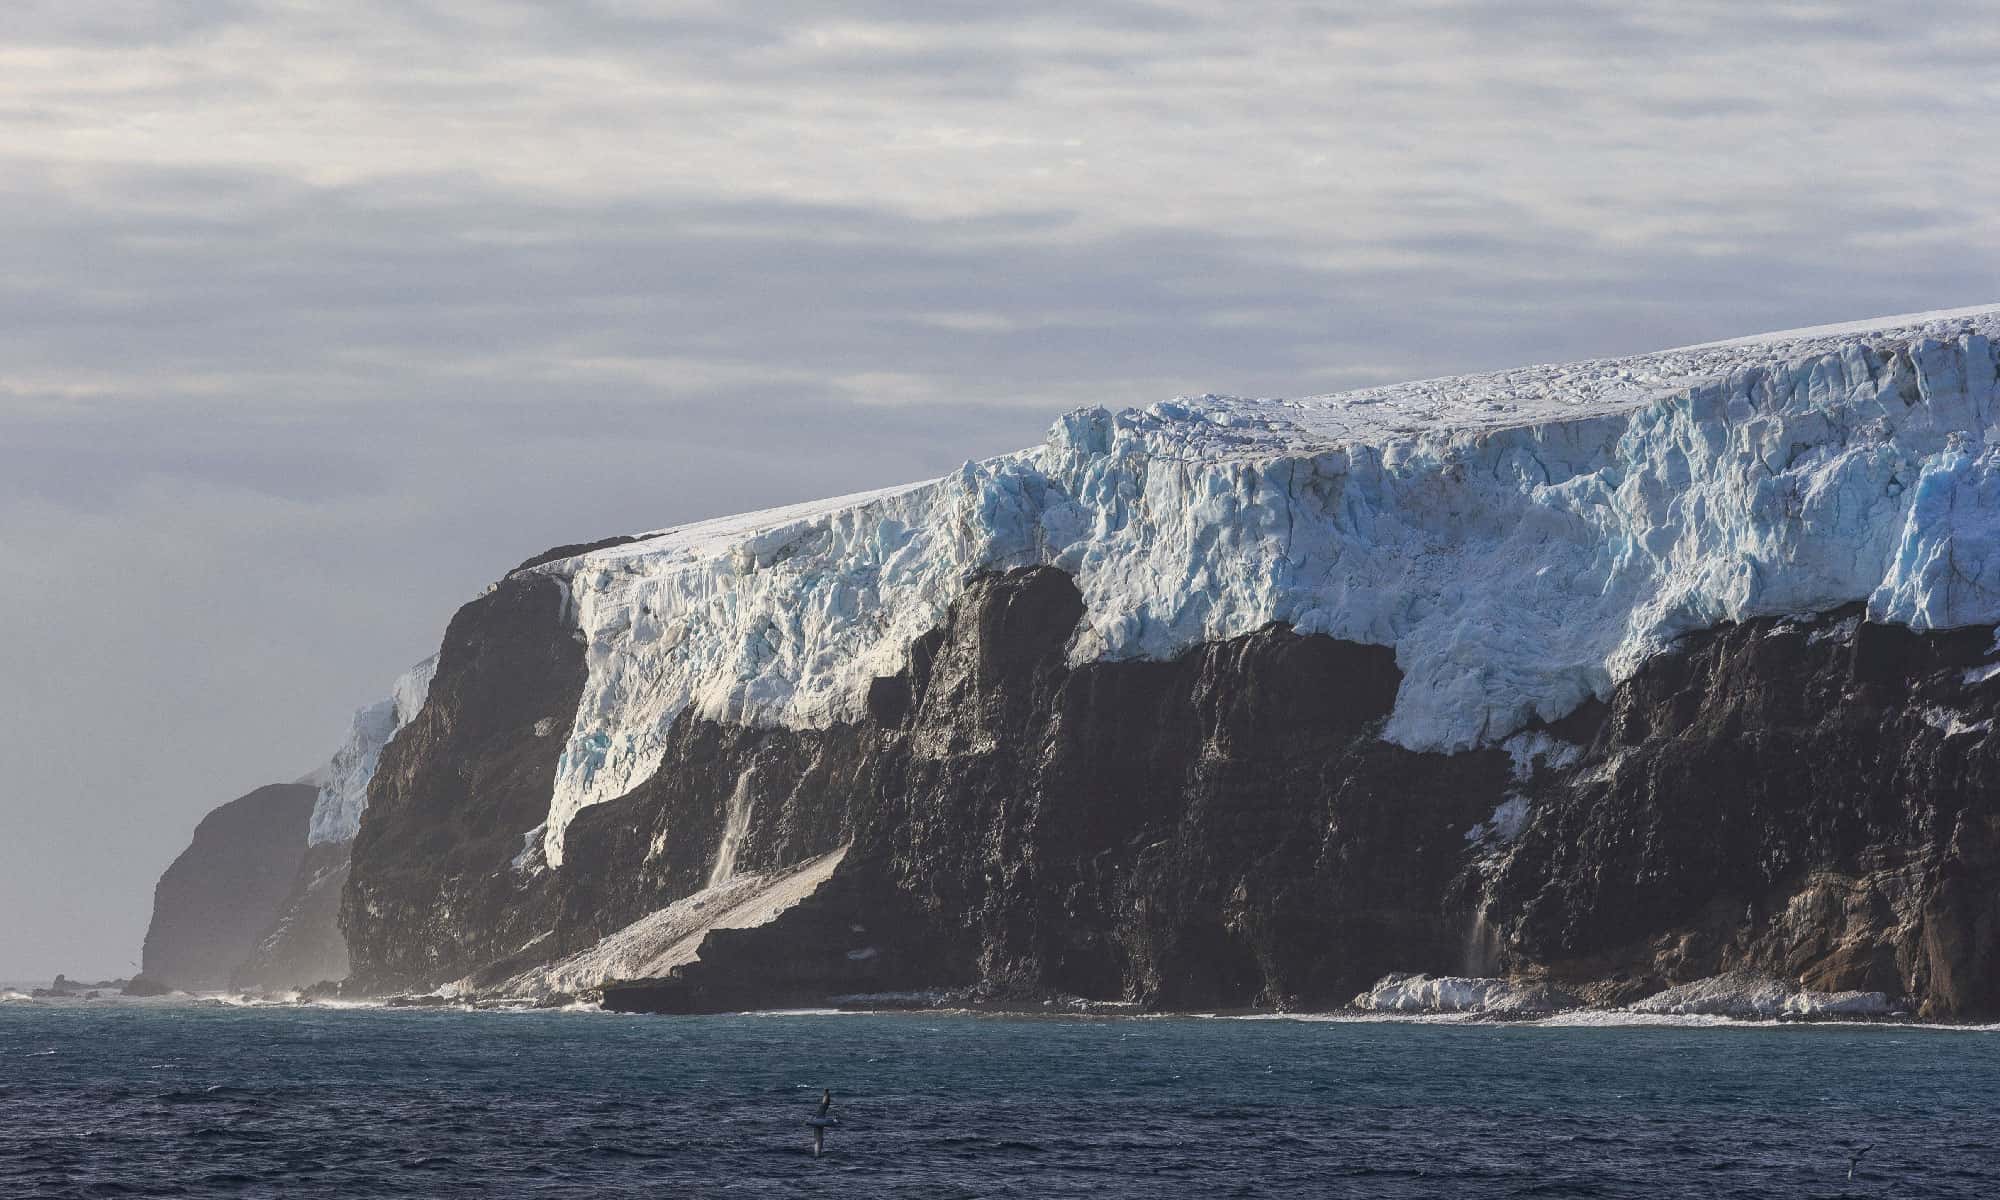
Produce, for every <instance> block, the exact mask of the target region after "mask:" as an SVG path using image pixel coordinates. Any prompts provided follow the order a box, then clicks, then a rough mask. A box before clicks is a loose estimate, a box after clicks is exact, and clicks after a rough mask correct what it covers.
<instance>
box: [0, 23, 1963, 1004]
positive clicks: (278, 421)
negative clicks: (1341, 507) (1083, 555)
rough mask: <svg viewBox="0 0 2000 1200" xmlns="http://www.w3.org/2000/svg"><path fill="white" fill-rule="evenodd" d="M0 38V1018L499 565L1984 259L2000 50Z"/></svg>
mask: <svg viewBox="0 0 2000 1200" xmlns="http://www.w3.org/2000/svg"><path fill="white" fill-rule="evenodd" d="M0 38H4V39H5V40H4V41H0V612H5V613H6V614H7V615H8V616H9V617H10V622H9V625H10V634H9V636H8V637H7V638H5V639H0V692H4V699H5V705H4V708H5V711H6V712H8V713H9V714H10V717H11V719H10V720H8V721H6V722H0V761H5V762H6V763H7V764H8V767H9V770H8V779H7V781H6V784H5V786H4V788H0V813H4V816H5V819H6V821H7V824H8V827H9V829H10V831H11V832H10V836H9V837H7V838H5V839H0V905H4V906H5V908H6V911H8V912H11V913H14V914H17V918H16V919H15V920H12V921H9V922H6V923H5V924H4V925H0V977H6V976H9V975H24V976H25V975H45V974H48V973H50V972H53V971H56V970H65V971H69V972H71V973H72V974H78V973H96V972H109V971H120V970H124V969H126V966H125V964H126V963H127V962H128V961H129V960H130V959H132V958H134V957H136V954H137V946H138V943H139V937H140V934H141V933H142V932H143V927H144V921H145V915H146V910H147V904H148V900H149V897H150V891H151V886H152V882H153V880H154V879H155V878H156V877H157V875H158V872H159V871H160V869H161V868H162V867H164V865H165V864H166V862H167V861H168V860H169V859H170V858H171V857H172V856H173V854H175V853H176V852H177V851H178V850H179V849H180V848H181V846H182V845H184V844H185V840H186V836H187V834H188V831H189V830H190V829H191V828H192V826H193V824H194V822H195V820H197V819H198V818H199V816H200V815H201V814H202V813H203V812H205V811H206V810H207V809H208V808H210V807H212V806H213V805H214V804H216V803H219V802H220V801H223V800H226V799H229V798H230V797H232V796H235V795H237V794H239V793H241V792H244V791H247V790H249V789H250V788H252V787H254V786H256V785H258V784H260V783H264V782H268V781H272V780H277V779H286V778H291V777H294V776H296V775H298V774H300V773H303V772H305V771H307V770H309V769H311V768H312V767H313V766H315V765H316V764H317V762H318V760H320V759H323V758H324V757H325V756H326V754H327V753H328V752H329V751H330V750H331V749H332V747H333V745H334V744H335V743H336V742H337V740H338V739H339V737H340V735H341V733H342V730H343V726H344V723H345V720H346V714H347V712H348V711H349V710H350V709H352V708H353V707H355V706H357V705H360V704H362V703H365V702H367V701H369V700H371V699H373V698H375V697H377V696H378V695H379V694H380V693H381V692H382V690H383V688H384V687H385V686H386V684H387V683H388V681H389V679H390V678H391V677H393V676H394V675H395V674H396V672H397V671H399V670H400V669H402V667H404V666H405V665H407V664H408V663H409V662H411V661H414V660H415V659H417V658H420V657H422V656H424V655H425V654H427V653H429V652H430V651H431V650H432V649H433V648H434V642H435V639H436V638H437V636H438V634H439V632H440V631H441V629H442V627H443V624H444V621H445V619H446V618H447V617H448V616H449V614H450V612H451V610H452V608H453V607H454V606H455V605H456V604H457V603H459V602H461V601H463V600H464V599H466V598H468V597H470V596H471V595H474V594H476V593H477V591H478V589H479V588H480V587H481V586H483V585H484V583H486V582H487V581H489V580H490V579H492V578H493V577H495V576H496V575H498V574H499V573H500V572H501V571H503V570H504V569H505V568H506V567H507V566H509V565H511V564H512V563H514V562H516V561H518V560H520V559H522V558H524V557H526V556H527V555H529V554H531V553H533V552H535V551H537V550H539V549H541V548H543V547H545V546H547V545H551V544H555V543H558V542H564V541H574V540H579V539H584V538H590V537H596V536H601V535H604V534H607V533H612V532H618V531H623V530H633V529H641V528H650V527H657V526H661V525H666V524H671V523H674V522H678V521H681V520H685V519H689V518H694V517H700V516H706V515H713V514H718V513H724V512H729V511H735V510H739V509H743V508H748V507H758V506H763V505H768V504H774V503H781V502H785V501H791V500H799V499H806V498H810V497H812V496H816V495H824V494H831V493H835V492H840V491H849V490H855V489H859V488H863V487H868V486H873V485H879V484H884V483H889V482H895V481H898V480H903V479H910V478H917V477H922V476H926V475H931V474H936V473H939V472H941V471H944V470H948V469H949V468H951V467H952V466H954V465H956V464H957V463H958V462H959V461H961V460H963V459H965V458H969V457H977V456H982V455H985V454H990V453H995V452H998V451H1002V450H1006V449H1011V448H1014V447H1016V446H1020V445H1024V444H1028V443H1030V442H1032V441H1034V440H1036V439H1037V438H1038V437H1039V435H1040V432H1041V430H1042V429H1043V428H1044V427H1045V426H1046V424H1047V422H1048V421H1049V419H1050V418H1052V417H1053V416H1054V415H1055V414H1057V413H1058V412H1060V411H1062V410H1064V409H1067V408H1070V407H1073V406H1076V405H1080V404H1109V405H1124V404H1136V403H1145V402H1149V401H1152V400H1155V399H1160V398H1164V397H1166V396H1169V395H1173V394H1176V393H1182V392H1201V391H1226V392H1235V393H1244V394H1267V395H1269V394H1288V395H1300V394H1307V393H1313V392H1324V391H1328V390H1334V389H1338V388H1341V387H1347V386H1354V385H1361V384H1368V383H1377V382H1383V381H1385V380H1389V379H1394V378H1404V377H1411V376H1420V375H1433V374H1441V373H1446V372H1451V371H1456V370H1464V369H1473V368H1480V367H1498V366H1505V365H1509V364H1513V363H1517V362H1523V361H1532V360H1542V361H1546V360H1552V359H1562V358H1572V357H1580V356H1585V355H1592V354H1600V353H1613V352H1621V351H1633V350H1642V349H1649V348H1655V347H1659V346H1665V345H1673V344H1680V343H1686V342H1692V341H1698V340H1703V339H1707V338H1714V337H1723V336H1730V335H1734V334H1740V333H1745V332H1751V331H1754V330H1758V329H1767V328H1779V327H1785V326H1790V325H1799V324H1810V323H1816V322H1822V321H1832V320H1839V319H1846V318H1854V317H1860V316H1866V315H1872V314H1878V313H1886V312H1895V311H1903V310H1909V309H1917V308H1930V307H1942V306H1949V305H1959V304H1968V303H1975V302H1980V301H1984V300H1989V299H1994V298H1995V296H1994V290H1995V289H1994V286H1993V280H1994V279H1995V278H2000V271H1996V268H2000V253H1996V251H1995V246H1996V245H2000V236H1996V235H1997V234H2000V228H1996V226H2000V213H1996V212H1995V210H1994V207H1993V205H1992V202H1991V199H1992V197H1993V195H1995V194H1996V190H2000V189H1996V184H2000V166H1996V165H1995V164H1996V160H1995V159H1994V157H1993V156H1992V155H1991V154H1990V153H1988V152H1987V147H1986V143H1987V142H1988V141H1989V140H1990V139H1989V137H1988V126H1989V125H1990V123H1991V115H1992V113H1993V112H1994V111H1996V108H2000V75H1996V74H1995V73H1994V72H1993V71H1992V69H1991V64H1992V63H1993V62H1994V61H2000V26H1996V25H1995V24H1994V23H1992V22H1990V21H1987V22H1973V21H1970V20H1967V21H1958V22H1953V21H1949V20H1945V19H1938V20H1933V21H1911V20H1906V19H1903V18H1901V17H1899V16H1895V15H1894V14H1889V13H1886V12H1884V11H1881V10H1880V8H1879V6H1871V5H1863V4H1816V3H1795V4H1783V5H1769V6H1756V7H1755V8H1754V9H1750V8H1745V7H1744V6H1741V5H1734V4H1719V3H1718V4H1712V5H1711V4H1700V3H1695V4H1679V5H1674V6H1671V7H1670V8H1666V9H1661V10H1659V11H1657V12H1650V13H1646V14H1643V15H1642V14H1639V13H1637V12H1636V11H1635V10H1634V8H1633V6H1629V5H1622V4H1621V5H1614V4H1604V5H1595V4H1553V3H1551V4H1508V5H1475V4H1462V3H1444V2H1439V3H1426V4H1413V5H1395V6H1388V5H1374V4H1325V5H1297V6H1263V7H1259V8H1256V9H1255V10H1254V12H1253V10H1249V9H1246V8H1245V7H1244V6H1241V5H1224V4H1220V3H1215V4H1209V3H1192V2H1190V3H1158V4H1155V3H1141V2H1137V0H1133V2H1129V3H1109V4H1101V5H1077V4H1053V3H1050V4H1028V5H1008V6H994V5H990V4H979V5H973V4H959V3H930V4H924V5H904V4H896V3H889V2H887V0H877V2H874V3H864V4H855V5H846V6H842V7H841V9H840V10H839V11H838V12H834V11H832V10H830V9H829V8H828V7H827V6H825V5H817V4H813V5H808V4H801V3H782V2H769V3H757V2H737V3H729V4H719V3H718V4H713V5H709V4H698V3H693V4H677V5H671V6H669V5H661V4H651V3H638V2H636V0H588V2H583V3H579V2H575V0H572V2H569V3H564V4H546V5H545V4H529V3H506V2H495V0H479V2H476V3H475V2H473V0H428V2H425V3H416V4H411V3H398V4H393V5H392V4H388V3H372V2H367V0H355V2H351V3H345V4H340V5H318V4H302V3H263V2H259V0H241V2H234V3H229V2H214V3H201V2H198V0H179V2H170V0H153V2H147V0H124V2H122V3H104V4H90V5H77V4H71V3H56V2H53V0H50V2H40V0H31V2H29V3H26V4H17V5H15V6H13V7H12V8H10V11H9V19H8V22H7V28H6V29H5V31H4V32H3V33H0ZM20 914H31V916H30V917H29V918H28V919H25V920H24V919H21V917H20V916H19V915H20Z"/></svg>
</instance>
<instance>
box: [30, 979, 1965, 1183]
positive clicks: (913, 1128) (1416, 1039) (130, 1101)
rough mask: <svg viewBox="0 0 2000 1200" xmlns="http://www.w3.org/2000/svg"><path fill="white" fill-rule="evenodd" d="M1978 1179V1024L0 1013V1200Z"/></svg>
mask: <svg viewBox="0 0 2000 1200" xmlns="http://www.w3.org/2000/svg"><path fill="white" fill-rule="evenodd" d="M823 1086H825V1087H832V1088H833V1089H834V1091H835V1093H836V1096H835V1100H836V1112H837V1113H838V1115H840V1117H841V1118H842V1124H841V1126H840V1128H838V1129H837V1130H835V1131H833V1134H832V1136H831V1137H830V1138H829V1140H828V1146H827V1155H826V1157H824V1158H822V1159H819V1160H815V1159H814V1158H813V1157H812V1156H811V1153H810V1148H809V1147H810V1143H809V1137H808V1133H807V1130H806V1129H805V1127H804V1125H803V1120H804V1118H805V1117H807V1116H809V1115H811V1113H812V1111H813V1107H814V1101H815V1100H816V1098H817V1097H818V1094H819V1089H820V1088H821V1087H823ZM1864 1145H1865V1146H1873V1147H1874V1148H1873V1150H1872V1151H1870V1152H1869V1153H1868V1154H1867V1155H1866V1156H1865V1157H1863V1158H1862V1159H1861V1160H1860V1167H1859V1169H1858V1170H1857V1171H1856V1172H1855V1177H1854V1179H1853V1181H1852V1182H1849V1181H1848V1179H1847V1172H1848V1165H1849V1152H1850V1150H1852V1149H1855V1148H1858V1147H1860V1146H1864ZM1996 1195H2000V1035H1996V1034H1994V1033H1982V1032H1967V1031H1959V1030H1939V1029H1923V1028H1910V1027H1858V1026H1818V1027H1810V1028H1805V1027H1789V1026H1776V1027H1747V1028H1746V1027H1738V1028H1631V1027H1626V1028H1547V1027H1532V1026H1501V1025H1439V1024H1390V1023H1343V1022H1326V1021H1296V1022H1295V1021H1276V1020H1259V1021H1239V1020H1199V1019H1122V1020H1087V1019H1057V1018H994V1017H974V1016H938V1015H884V1016H833V1015H821V1016H813V1015H790V1016H735V1017H703V1018H672V1017H629V1016H614V1015H608V1014H598V1013H575V1012H563V1013H553V1012H540V1013H525V1012H523V1013H490V1012H488V1013H473V1012H459V1011H432V1010H425V1011H409V1010H395V1011H381V1010H378V1011H357V1010H329V1009H314V1008H304V1009H292V1008H204V1007H194V1006H171V1005H160V1004H134V1003H119V1002H107V1001H99V1002H94V1003H83V1002H73V1003H62V1004H26V1003H8V1004H0V1196H4V1197H8V1198H13V1197H43V1196H47V1197H60V1196H78V1197H85V1196H148V1197H151V1196H198V1197H210V1196H231V1197H241V1196H269V1197H313V1196H339V1197H368V1196H421V1197H443V1196H501V1197H512V1196H588V1197H621V1196H645V1197H690V1196H746V1197H748V1196H757V1197H761V1196H840V1197H849V1198H854V1197H875V1196H909V1197H925V1198H940V1197H944V1198H948V1197H975V1196H1020V1197H1056V1196H1093V1197H1105V1196H1149V1197H1150V1196H1168V1197H1176V1198H1181V1200H1197V1198H1205V1197H1212V1196H1213V1197H1221V1196H1356V1197H1364V1196H1388V1197H1485V1196H1496V1197H1497V1196H1537V1197H1554V1196H1632V1197H1642V1196H1643V1197H1662V1196H1689V1197H1719V1196H1741V1197H1791V1196H1884V1197H1891V1196H1893V1197H1918V1196H1965V1197H1982V1198H1984V1197H1993V1196H1996Z"/></svg>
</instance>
